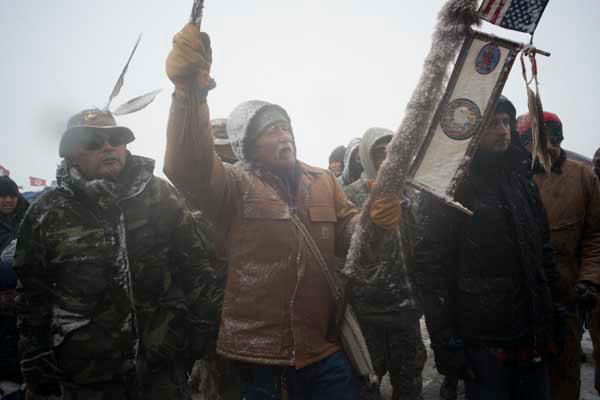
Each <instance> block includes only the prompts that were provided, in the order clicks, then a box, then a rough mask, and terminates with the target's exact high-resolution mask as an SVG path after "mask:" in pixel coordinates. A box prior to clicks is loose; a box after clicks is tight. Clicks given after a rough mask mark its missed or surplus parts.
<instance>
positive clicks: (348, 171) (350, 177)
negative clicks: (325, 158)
mask: <svg viewBox="0 0 600 400" xmlns="http://www.w3.org/2000/svg"><path fill="white" fill-rule="evenodd" d="M359 145H360V138H354V139H352V140H350V142H348V146H346V154H345V155H344V170H343V171H342V175H340V176H338V177H337V182H338V183H339V184H340V185H341V186H342V187H344V186H347V185H350V184H351V183H352V182H354V181H356V180H357V179H358V178H360V176H361V174H362V172H363V168H362V166H361V165H360V164H358V163H356V162H353V161H352V158H353V157H355V155H356V154H357V153H358V146H359Z"/></svg>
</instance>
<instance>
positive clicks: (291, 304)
mask: <svg viewBox="0 0 600 400" xmlns="http://www.w3.org/2000/svg"><path fill="white" fill-rule="evenodd" d="M250 103H251V107H250V108H249V109H247V110H245V111H244V113H243V114H244V115H245V116H246V117H247V119H246V120H245V121H235V120H234V118H233V116H230V118H229V119H228V134H229V136H230V138H232V140H233V142H232V145H233V148H234V151H236V154H237V155H238V157H241V158H243V157H244V155H243V154H244V153H245V152H244V151H242V150H241V149H240V148H239V144H240V143H243V142H244V140H243V139H244V138H245V134H246V128H247V125H248V123H247V122H248V121H249V120H251V118H252V116H253V115H256V113H257V112H258V110H259V109H260V107H262V105H261V104H263V103H260V102H250ZM189 107H190V106H189V105H188V104H186V103H183V101H181V100H179V99H178V98H177V97H174V98H173V104H172V107H171V115H170V119H169V126H168V137H167V150H166V155H165V174H166V175H167V176H168V177H169V179H170V180H171V181H172V182H173V183H174V184H175V185H176V186H177V187H178V188H179V189H180V190H181V191H182V192H184V193H186V195H187V196H188V198H189V199H190V200H192V201H193V203H194V204H195V205H196V206H197V207H199V208H200V209H202V210H204V211H206V213H207V214H208V216H209V217H210V218H211V219H212V221H213V223H214V225H215V228H216V229H221V230H223V231H224V232H226V249H227V261H228V268H229V272H228V280H227V289H226V293H225V301H224V305H223V312H222V316H221V328H220V331H219V339H218V344H217V350H218V352H219V353H220V354H222V355H224V356H226V357H228V358H232V359H236V360H242V361H247V362H251V363H258V364H275V365H295V366H296V367H297V368H301V367H304V366H306V365H309V364H311V363H313V362H316V361H318V360H321V359H323V358H325V357H327V356H328V355H330V354H332V353H333V352H335V351H338V350H339V346H338V344H337V341H336V338H335V337H331V335H328V333H329V332H331V327H332V325H334V323H335V321H334V319H335V318H334V315H335V311H336V307H338V306H339V305H337V304H336V303H335V301H334V299H333V297H332V293H331V290H330V288H329V286H328V284H327V281H326V279H325V277H324V275H323V273H322V272H321V269H320V267H319V264H318V263H317V261H316V259H315V258H314V256H313V254H312V253H311V251H310V250H309V248H308V246H307V244H306V242H305V240H304V239H303V238H302V236H301V235H300V233H299V231H298V228H297V227H296V225H295V224H294V222H293V221H292V219H291V218H292V216H293V215H296V216H298V217H299V218H300V219H301V220H302V222H303V223H304V225H305V226H306V227H308V230H309V231H310V233H311V235H312V237H313V239H314V241H315V242H316V243H317V245H318V247H319V250H320V252H321V253H322V255H323V257H324V258H325V261H326V264H327V266H328V268H329V269H330V271H331V273H332V274H333V273H334V270H335V256H336V254H337V255H338V256H341V257H343V256H344V255H345V254H346V251H347V246H348V244H349V240H350V233H351V230H352V227H353V221H352V219H353V217H354V216H355V215H356V214H357V210H356V208H355V207H354V206H353V205H352V204H351V203H350V202H348V200H347V199H346V196H345V195H344V193H343V192H342V190H341V188H340V187H339V185H337V184H336V182H335V178H334V177H333V175H332V174H331V173H330V172H329V171H327V170H323V169H320V168H314V167H311V166H308V165H306V164H304V163H301V162H297V166H296V174H295V176H294V178H293V179H291V183H290V186H288V185H285V184H284V183H283V181H282V180H281V179H280V178H278V177H276V176H274V175H273V174H271V173H269V172H268V171H265V170H264V169H262V168H260V167H259V166H255V165H251V164H248V163H247V162H246V161H245V160H243V159H242V160H241V162H240V163H238V164H236V165H235V166H230V165H225V164H223V163H222V162H221V161H220V159H219V158H218V157H216V156H215V154H214V151H213V143H212V135H211V134H210V128H209V125H208V121H209V116H208V107H207V105H206V104H205V103H204V104H201V105H199V108H198V109H193V110H192V109H190V108H189ZM196 113H197V114H196ZM192 118H193V119H192ZM194 120H196V121H198V122H197V125H195V124H196V122H194ZM230 126H237V127H239V129H236V132H231V131H230ZM236 138H237V139H236ZM236 143H237V144H236Z"/></svg>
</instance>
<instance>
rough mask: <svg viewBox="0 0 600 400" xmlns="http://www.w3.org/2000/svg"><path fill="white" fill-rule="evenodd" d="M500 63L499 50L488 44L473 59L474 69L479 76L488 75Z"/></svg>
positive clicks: (494, 45)
mask: <svg viewBox="0 0 600 400" xmlns="http://www.w3.org/2000/svg"><path fill="white" fill-rule="evenodd" d="M499 61H500V49H499V48H498V45H496V43H488V44H486V45H485V46H483V47H482V48H481V50H479V54H477V58H476V59H475V69H476V70H477V72H479V73H480V74H483V75H485V74H489V73H490V72H492V71H493V70H494V69H496V66H497V65H498V62H499Z"/></svg>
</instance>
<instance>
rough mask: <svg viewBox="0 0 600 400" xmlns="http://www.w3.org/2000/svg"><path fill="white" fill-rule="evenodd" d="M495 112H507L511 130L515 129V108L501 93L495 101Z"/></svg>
mask: <svg viewBox="0 0 600 400" xmlns="http://www.w3.org/2000/svg"><path fill="white" fill-rule="evenodd" d="M496 112H497V113H499V112H505V113H507V114H508V115H509V116H510V127H511V131H513V130H515V129H516V122H517V109H516V108H515V106H514V105H513V103H512V102H511V101H510V100H509V99H507V98H506V97H504V96H503V95H500V97H498V100H497V101H496Z"/></svg>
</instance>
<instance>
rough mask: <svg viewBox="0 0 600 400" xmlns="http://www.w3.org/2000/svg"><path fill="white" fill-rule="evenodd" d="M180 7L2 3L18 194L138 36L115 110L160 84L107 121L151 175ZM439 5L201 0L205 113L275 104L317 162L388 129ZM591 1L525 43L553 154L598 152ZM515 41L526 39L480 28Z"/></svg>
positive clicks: (131, 2) (50, 169) (553, 16)
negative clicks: (251, 103)
mask: <svg viewBox="0 0 600 400" xmlns="http://www.w3.org/2000/svg"><path fill="white" fill-rule="evenodd" d="M191 4H192V1H191V0H189V1H188V0H176V1H168V2H167V1H158V0H152V1H151V0H120V1H117V0H104V1H102V2H91V1H76V0H53V1H51V2H50V1H42V0H1V1H0V54H1V55H2V62H1V63H0V88H1V89H2V91H1V93H2V94H1V95H0V109H1V110H2V127H1V128H0V138H1V145H0V165H3V166H4V167H6V168H8V169H9V170H10V171H11V177H13V179H15V180H16V181H17V183H18V184H19V185H23V186H24V187H25V189H26V190H27V189H29V180H28V177H29V176H35V177H39V178H44V179H47V180H48V182H49V181H50V180H52V179H53V178H54V173H55V169H56V164H57V163H58V161H59V158H58V150H57V149H58V141H59V138H60V135H61V133H62V131H63V129H64V126H65V124H66V121H67V119H68V117H69V116H70V115H71V114H73V113H75V112H77V111H80V110H82V109H84V108H89V107H91V106H103V105H104V104H105V102H106V100H107V97H108V95H109V93H110V91H111V89H112V87H113V85H114V82H115V81H116V79H117V77H118V75H119V73H120V71H121V68H122V67H123V65H124V63H125V60H126V58H127V56H128V55H129V52H130V51H131V48H132V47H133V44H134V42H135V39H136V38H137V35H138V34H139V33H140V32H143V35H144V36H143V38H142V42H141V43H140V46H139V48H138V51H137V54H136V55H135V57H134V59H133V61H132V63H131V65H130V68H129V73H128V75H127V77H126V80H125V85H124V88H123V90H122V92H121V95H120V96H119V97H118V98H117V100H116V101H114V102H113V107H116V106H118V105H120V104H121V103H123V102H125V101H126V100H129V99H130V98H132V97H134V96H137V95H140V94H142V93H145V92H147V91H150V90H152V89H155V88H163V89H164V91H163V93H161V94H160V95H159V97H158V98H157V100H156V101H155V102H154V103H153V104H151V105H150V106H149V107H148V108H146V109H145V110H143V111H141V112H139V113H136V114H133V115H129V116H124V117H121V118H120V119H119V122H120V123H121V124H123V125H127V126H129V127H130V128H132V129H133V131H134V132H135V133H136V135H137V141H135V142H134V143H132V145H130V149H131V150H132V152H133V153H135V154H140V155H145V156H148V157H152V158H154V159H156V161H157V170H156V173H157V174H158V175H161V176H162V159H163V152H164V147H165V129H166V123H167V116H168V110H169V104H170V93H171V90H172V85H171V83H170V82H169V81H168V79H167V77H166V75H165V73H164V61H165V58H166V55H167V53H168V52H169V49H170V47H171V39H172V36H173V35H174V34H175V33H176V32H177V31H179V29H181V27H182V26H183V24H184V23H185V22H186V21H187V19H188V17H189V11H190V8H191ZM442 4H443V1H442V0H425V1H401V2H400V1H393V0H372V1H369V2H366V1H357V0H327V1H319V0H304V1H296V2H292V1H289V0H288V1H281V0H279V1H276V0H254V1H241V0H218V1H211V0H206V9H205V19H204V22H203V29H204V30H206V31H207V32H209V33H210V35H211V38H212V44H213V54H214V62H213V69H212V75H213V76H214V78H215V80H216V81H217V84H218V87H217V89H215V90H214V91H212V92H211V93H210V95H209V104H210V108H211V113H212V116H213V117H226V116H227V115H228V114H229V112H230V111H231V110H232V109H233V108H234V107H235V106H236V105H237V104H238V103H240V102H242V101H244V100H249V99H263V100H267V101H271V102H274V103H278V104H280V105H282V106H283V107H285V108H286V109H287V110H288V112H289V114H290V116H291V118H292V125H293V128H294V131H295V134H296V140H297V145H298V156H299V158H300V159H302V160H303V161H305V162H308V163H309V164H313V165H317V166H322V167H325V166H326V164H327V157H328V155H329V153H330V151H331V150H332V149H333V148H334V147H335V146H337V145H339V144H346V143H347V142H348V141H349V140H350V139H351V138H352V137H355V136H361V135H362V134H363V132H364V131H365V130H366V129H368V128H369V127H372V126H382V127H388V128H390V129H393V130H395V129H396V128H397V127H398V126H399V124H400V122H401V120H402V114H403V110H404V107H405V105H406V102H407V101H408V99H409V98H410V96H411V94H412V91H413V89H414V87H415V85H416V83H417V80H418V78H419V76H420V74H421V66H422V64H423V60H424V57H425V55H426V54H427V53H428V51H429V46H430V37H431V34H432V32H433V27H434V24H435V22H436V15H437V12H438V10H439V9H440V7H441V5H442ZM598 20H600V2H598V1H597V0H577V1H562V0H552V1H550V4H549V5H548V7H547V9H546V11H545V14H544V16H543V17H542V20H541V22H540V25H539V27H538V30H537V32H536V35H535V40H534V43H535V44H536V45H537V46H538V47H539V48H542V49H544V50H547V51H549V52H551V53H552V57H550V58H548V59H547V58H545V57H539V70H540V72H539V75H540V79H541V84H542V86H541V95H542V100H543V102H544V106H545V108H546V109H547V110H548V111H553V112H556V113H558V114H559V116H560V117H561V119H562V121H563V124H564V133H565V141H564V143H563V145H564V147H565V148H567V149H570V150H574V151H577V152H579V153H581V154H584V155H586V156H588V157H591V156H592V155H593V153H594V151H595V150H596V149H597V148H598V147H599V146H600V132H599V131H598V128H597V123H596V117H597V115H596V112H598V110H599V109H600V107H599V105H600V78H599V76H598V65H600V52H599V51H598V42H597V38H598V33H599V28H598V24H597V21H598ZM482 29H483V30H484V31H488V32H494V33H496V34H498V35H501V36H504V37H508V38H511V39H514V40H518V41H528V40H529V36H528V35H526V34H520V33H517V32H512V31H507V30H503V29H500V28H496V27H493V26H491V25H489V24H486V25H484V26H483V27H482ZM505 94H506V95H507V96H508V97H509V98H510V99H511V100H513V102H514V103H515V105H516V107H517V109H518V112H519V113H522V112H524V111H525V109H526V92H525V85H524V82H523V80H522V78H521V70H520V65H519V64H518V63H515V67H514V68H513V72H512V73H511V76H510V78H509V81H508V83H507V86H506V88H505Z"/></svg>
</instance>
